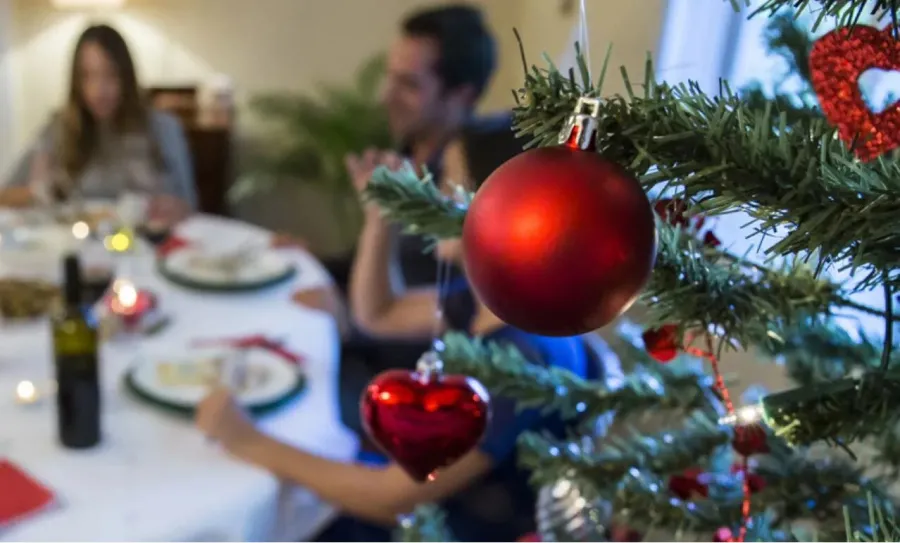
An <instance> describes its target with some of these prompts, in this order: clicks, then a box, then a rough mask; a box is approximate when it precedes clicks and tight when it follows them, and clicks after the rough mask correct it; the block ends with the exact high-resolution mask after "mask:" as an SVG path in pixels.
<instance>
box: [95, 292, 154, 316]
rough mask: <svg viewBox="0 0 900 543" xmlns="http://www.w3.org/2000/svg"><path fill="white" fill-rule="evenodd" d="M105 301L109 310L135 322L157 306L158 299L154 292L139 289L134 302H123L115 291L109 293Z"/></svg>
mask: <svg viewBox="0 0 900 543" xmlns="http://www.w3.org/2000/svg"><path fill="white" fill-rule="evenodd" d="M104 303H105V304H106V308H107V309H108V310H109V311H111V312H112V313H114V314H116V315H118V316H120V317H121V318H122V319H124V320H125V322H126V323H127V324H135V323H137V322H138V321H140V319H141V317H143V316H144V315H146V314H147V313H148V312H150V311H153V310H154V309H156V308H157V303H158V300H157V298H156V295H155V294H153V293H152V292H150V291H147V290H143V289H137V291H136V294H135V299H134V303H129V304H127V305H126V304H123V303H122V300H120V299H119V297H118V296H116V294H115V293H110V294H107V295H106V296H105V297H104Z"/></svg>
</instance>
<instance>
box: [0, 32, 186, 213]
mask: <svg viewBox="0 0 900 543" xmlns="http://www.w3.org/2000/svg"><path fill="white" fill-rule="evenodd" d="M7 187H8V188H6V189H4V191H3V192H2V193H0V203H2V204H4V205H6V206H11V207H22V206H29V205H32V204H35V203H50V202H62V201H67V200H70V199H73V198H77V199H83V200H114V199H117V198H118V197H119V196H121V195H122V194H123V193H125V192H138V193H143V194H146V195H148V196H149V197H150V198H149V210H148V218H149V219H150V220H155V221H157V222H163V223H167V224H173V223H176V222H178V221H180V220H182V219H184V218H185V217H187V215H188V214H189V213H190V212H191V210H192V209H193V207H194V205H195V194H194V180H193V172H192V166H191V156H190V152H189V150H188V147H187V144H186V142H185V138H184V133H183V132H182V129H181V125H180V124H179V122H178V121H177V120H176V119H175V118H174V117H172V116H171V115H168V114H166V113H163V112H159V111H154V110H152V109H151V108H150V107H149V106H148V105H147V103H146V101H145V97H144V94H143V91H142V89H141V88H140V87H139V86H138V81H137V76H136V74H135V67H134V62H133V60H132V57H131V54H130V52H129V50H128V46H127V45H126V43H125V40H124V39H123V37H122V36H121V34H119V32H117V31H116V30H115V29H114V28H112V27H110V26H107V25H95V26H91V27H89V28H87V29H86V30H85V31H84V32H83V33H82V34H81V36H80V37H79V38H78V41H77V43H76V45H75V51H74V54H73V56H72V65H71V77H70V86H69V92H68V97H67V101H66V103H65V105H64V106H63V107H62V108H61V109H60V110H59V111H57V112H55V113H54V114H53V115H52V116H51V119H50V121H49V122H48V123H47V124H46V126H45V127H44V129H43V130H42V131H41V133H40V135H39V136H38V138H37V141H36V142H35V143H34V144H33V145H32V146H31V148H30V149H29V150H28V152H27V153H26V155H25V156H24V157H23V159H22V161H21V163H20V165H19V167H18V168H16V171H15V172H14V174H13V177H12V179H11V180H10V182H9V184H8V185H7Z"/></svg>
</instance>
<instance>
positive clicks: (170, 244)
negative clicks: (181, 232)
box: [156, 236, 191, 256]
mask: <svg viewBox="0 0 900 543" xmlns="http://www.w3.org/2000/svg"><path fill="white" fill-rule="evenodd" d="M190 244H191V242H190V241H188V240H186V239H184V238H181V237H178V236H169V237H168V238H167V239H166V241H164V242H162V243H160V244H159V246H158V247H157V248H156V254H157V256H168V255H169V254H171V253H172V252H174V251H177V250H179V249H183V248H185V247H187V246H189V245H190Z"/></svg>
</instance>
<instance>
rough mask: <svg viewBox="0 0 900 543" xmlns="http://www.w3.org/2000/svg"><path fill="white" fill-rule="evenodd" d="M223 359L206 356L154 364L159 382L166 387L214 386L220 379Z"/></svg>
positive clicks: (223, 363)
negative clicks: (204, 357)
mask: <svg viewBox="0 0 900 543" xmlns="http://www.w3.org/2000/svg"><path fill="white" fill-rule="evenodd" d="M224 365H225V359H224V358H220V357H216V358H207V359H201V360H192V361H183V362H160V363H159V364H157V366H156V376H157V378H158V379H159V383H160V384H161V385H163V386H167V387H198V386H203V387H207V386H215V385H216V384H218V383H219V382H221V380H222V370H223V367H224Z"/></svg>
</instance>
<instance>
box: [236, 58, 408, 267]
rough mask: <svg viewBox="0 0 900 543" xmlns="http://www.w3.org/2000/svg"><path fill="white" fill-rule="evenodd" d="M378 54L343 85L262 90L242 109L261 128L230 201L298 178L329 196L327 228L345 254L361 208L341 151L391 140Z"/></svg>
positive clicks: (382, 145) (386, 144) (381, 145)
mask: <svg viewBox="0 0 900 543" xmlns="http://www.w3.org/2000/svg"><path fill="white" fill-rule="evenodd" d="M384 70H385V65H384V56H383V55H380V54H379V55H377V56H375V57H372V58H370V59H368V60H367V61H365V62H364V63H363V64H362V65H361V66H360V68H359V69H358V71H357V73H356V76H355V77H354V80H353V81H352V82H351V83H350V84H349V85H348V84H344V85H331V84H320V85H318V86H317V89H316V92H314V93H310V94H294V93H267V94H261V95H258V96H255V97H253V98H252V99H251V100H250V103H249V108H250V111H251V113H252V114H253V116H254V117H255V119H257V120H259V121H260V122H261V123H262V126H263V127H264V130H265V131H264V135H263V136H262V137H261V138H259V139H258V141H257V142H256V144H257V145H255V146H254V147H255V150H254V151H253V152H251V153H249V155H248V156H247V158H246V160H245V161H244V165H243V167H242V168H241V170H242V173H241V175H240V176H239V178H238V180H237V182H236V183H235V184H234V186H233V188H232V189H231V190H230V191H229V198H230V199H231V200H232V201H233V202H235V201H239V200H242V199H244V198H246V197H248V196H251V195H258V194H260V193H265V192H270V191H272V190H273V189H275V188H276V187H278V186H279V185H281V184H284V183H301V184H304V185H306V186H309V187H311V188H313V189H314V190H316V192H318V193H320V194H321V195H322V196H324V197H325V199H326V200H327V201H328V202H329V205H330V207H331V214H332V217H333V218H334V220H333V223H332V227H333V228H335V229H337V230H338V233H337V235H336V237H337V238H338V239H339V245H340V247H341V248H342V249H343V250H344V251H345V252H346V253H347V254H349V253H350V252H351V251H352V249H353V244H354V243H355V240H356V237H357V235H358V233H359V229H360V227H361V217H362V215H361V209H360V206H359V203H358V199H357V198H356V193H355V189H354V188H353V185H352V182H351V180H350V178H349V176H348V175H347V172H346V170H345V168H344V157H345V156H346V155H347V154H348V153H358V152H360V151H362V150H364V149H366V148H368V147H375V148H379V149H383V148H386V147H389V146H390V145H391V137H390V133H389V131H388V125H387V121H386V119H385V116H384V112H383V110H382V108H381V107H379V105H378V89H379V86H380V84H381V80H382V78H383V75H384Z"/></svg>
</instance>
